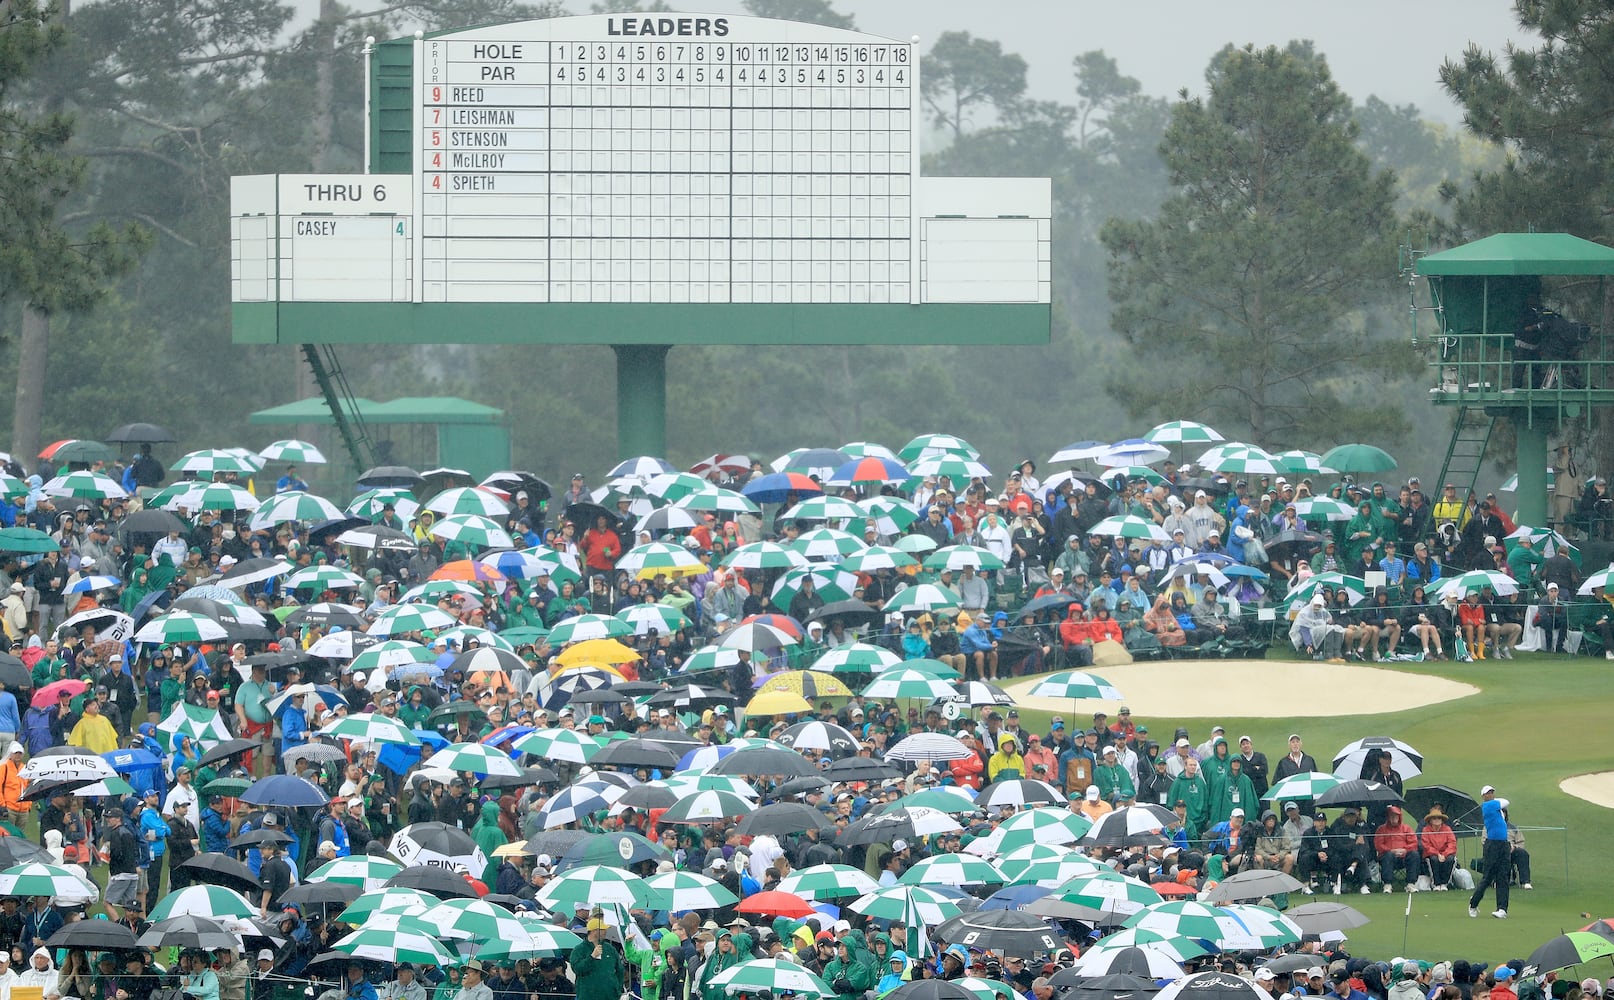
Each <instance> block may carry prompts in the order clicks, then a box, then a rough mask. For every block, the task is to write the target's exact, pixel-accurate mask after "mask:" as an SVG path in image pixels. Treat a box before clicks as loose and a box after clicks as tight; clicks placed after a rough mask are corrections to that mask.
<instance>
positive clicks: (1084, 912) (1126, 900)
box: [1026, 869, 1161, 924]
mask: <svg viewBox="0 0 1614 1000" xmlns="http://www.w3.org/2000/svg"><path fill="white" fill-rule="evenodd" d="M1160 901H1161V898H1160V894H1159V893H1158V892H1156V891H1155V890H1154V889H1153V888H1151V887H1150V886H1148V885H1146V884H1144V883H1143V882H1140V881H1138V880H1137V879H1135V878H1132V877H1130V876H1127V875H1122V874H1121V873H1120V872H1116V871H1110V870H1107V869H1106V870H1100V871H1096V872H1089V873H1086V874H1082V875H1077V876H1076V877H1074V878H1072V879H1071V880H1070V881H1068V882H1066V883H1064V884H1063V885H1060V886H1057V887H1055V889H1054V891H1053V892H1051V893H1049V894H1048V895H1047V896H1044V897H1043V898H1042V899H1040V900H1036V901H1034V902H1032V903H1029V904H1027V906H1026V910H1027V912H1030V913H1038V914H1047V915H1050V916H1058V917H1067V918H1068V917H1074V918H1076V919H1078V920H1089V921H1097V922H1099V923H1104V924H1114V923H1118V922H1119V921H1121V920H1122V919H1125V918H1127V917H1130V916H1132V915H1133V914H1136V913H1139V912H1141V911H1142V910H1144V909H1145V908H1147V907H1150V906H1153V905H1155V904H1157V903H1159V902H1160Z"/></svg>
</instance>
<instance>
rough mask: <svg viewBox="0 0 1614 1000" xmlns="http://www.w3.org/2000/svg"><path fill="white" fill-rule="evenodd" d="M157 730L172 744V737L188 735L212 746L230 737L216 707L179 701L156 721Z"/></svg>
mask: <svg viewBox="0 0 1614 1000" xmlns="http://www.w3.org/2000/svg"><path fill="white" fill-rule="evenodd" d="M157 731H158V732H159V733H161V734H162V735H163V737H164V738H165V739H167V740H168V743H169V745H170V746H172V745H173V740H174V737H176V736H189V737H190V738H191V739H193V740H195V741H196V742H198V743H205V744H207V745H208V746H212V745H213V744H214V743H222V742H223V741H225V740H227V739H230V738H231V737H232V735H233V734H231V732H230V730H229V729H228V727H226V726H225V724H224V716H223V715H222V714H221V713H220V712H219V710H218V709H216V708H203V707H202V706H200V705H191V704H188V703H186V702H183V701H182V702H179V703H178V704H176V705H175V706H174V707H173V709H172V710H171V711H169V713H168V715H167V717H166V718H164V719H163V720H162V721H161V722H159V723H157Z"/></svg>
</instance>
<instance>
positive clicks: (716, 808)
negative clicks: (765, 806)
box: [661, 792, 756, 823]
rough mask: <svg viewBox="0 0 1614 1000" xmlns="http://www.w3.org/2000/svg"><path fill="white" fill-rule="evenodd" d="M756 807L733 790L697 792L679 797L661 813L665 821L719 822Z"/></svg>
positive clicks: (746, 813) (662, 819) (742, 814)
mask: <svg viewBox="0 0 1614 1000" xmlns="http://www.w3.org/2000/svg"><path fill="white" fill-rule="evenodd" d="M755 808H756V803H755V802H747V801H746V800H745V799H742V798H740V797H739V796H738V795H735V794H734V793H732V792H696V793H695V794H694V795H690V796H687V797H685V798H682V799H679V800H678V801H677V802H676V803H674V804H673V805H672V807H671V808H669V809H668V810H667V811H666V812H664V813H662V814H661V822H663V823H717V822H721V821H722V820H725V819H732V818H733V817H736V816H746V815H749V814H750V812H751V811H752V810H753V809H755Z"/></svg>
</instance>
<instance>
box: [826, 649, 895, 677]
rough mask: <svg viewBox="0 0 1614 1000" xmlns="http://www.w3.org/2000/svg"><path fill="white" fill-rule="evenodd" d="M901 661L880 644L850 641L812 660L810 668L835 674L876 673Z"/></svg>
mask: <svg viewBox="0 0 1614 1000" xmlns="http://www.w3.org/2000/svg"><path fill="white" fill-rule="evenodd" d="M901 662H902V657H900V656H898V655H897V654H896V653H893V652H891V651H890V650H889V649H885V648H883V647H880V646H873V645H870V644H868V643H863V642H852V643H848V644H846V645H844V646H836V647H835V648H834V649H832V650H830V651H829V652H827V653H825V654H824V655H823V656H820V657H819V658H818V659H816V660H814V661H813V663H812V666H811V667H809V669H811V670H822V671H825V672H828V673H836V674H877V673H882V672H884V671H886V670H889V669H891V668H892V667H895V666H897V665H898V664H900V663H901Z"/></svg>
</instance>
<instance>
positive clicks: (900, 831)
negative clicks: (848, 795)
mask: <svg viewBox="0 0 1614 1000" xmlns="http://www.w3.org/2000/svg"><path fill="white" fill-rule="evenodd" d="M918 836H920V833H919V831H918V830H916V829H914V817H913V814H912V813H910V812H909V811H908V809H907V808H906V807H905V806H902V805H898V806H896V807H894V808H892V809H888V810H886V811H885V812H878V813H870V814H868V815H867V816H864V817H862V818H860V819H857V820H854V821H852V822H851V823H849V824H848V825H847V827H846V829H844V830H842V831H841V832H840V835H839V836H837V837H836V838H835V843H836V844H837V845H839V846H841V847H853V846H856V845H858V844H889V843H891V842H892V841H893V840H897V839H899V838H900V839H903V840H909V839H913V838H915V837H918Z"/></svg>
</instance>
